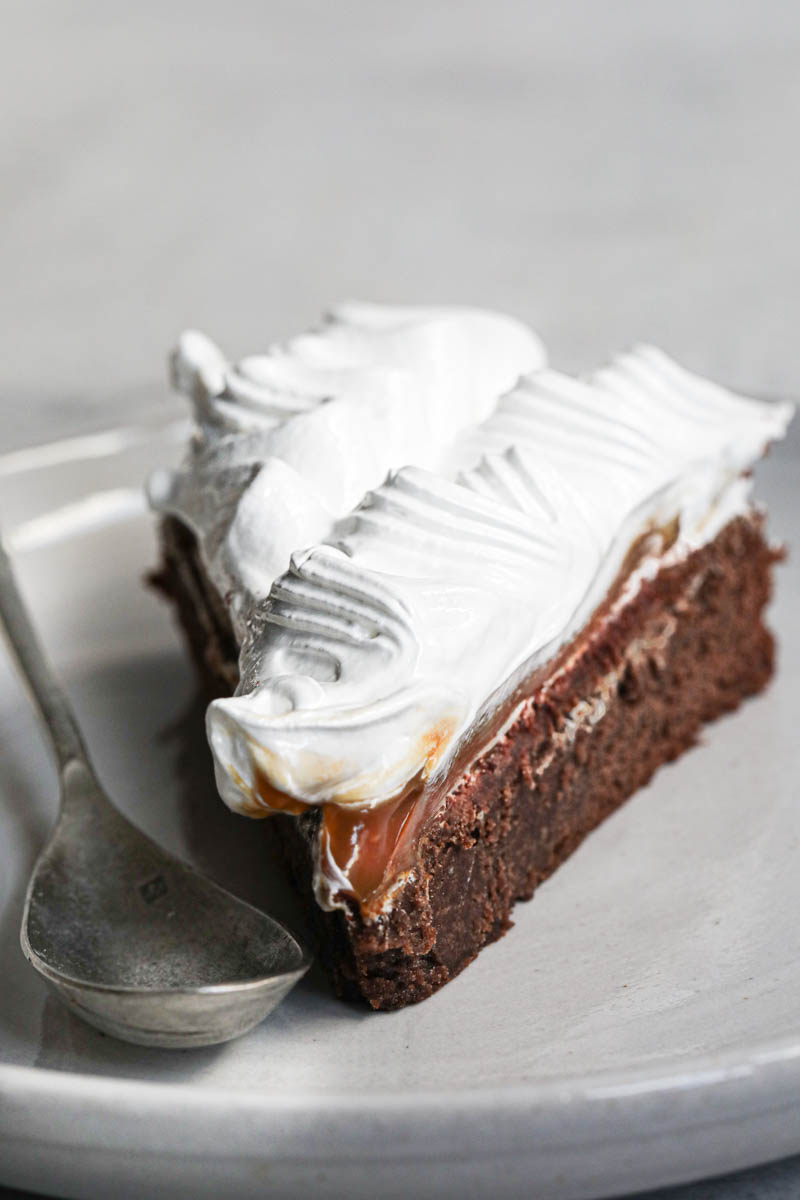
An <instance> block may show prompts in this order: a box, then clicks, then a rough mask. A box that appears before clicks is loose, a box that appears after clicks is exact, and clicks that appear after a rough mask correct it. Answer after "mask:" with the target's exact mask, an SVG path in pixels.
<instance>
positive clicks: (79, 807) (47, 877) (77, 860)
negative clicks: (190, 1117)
mask: <svg viewBox="0 0 800 1200" xmlns="http://www.w3.org/2000/svg"><path fill="white" fill-rule="evenodd" d="M0 616H2V626H3V627H4V629H5V632H6V633H7V635H8V640H9V643H10V645H11V647H12V649H13V650H14V653H15V656H16V658H17V660H18V663H19V666H20V669H21V672H22V675H23V677H24V678H25V680H26V682H27V683H28V684H29V687H30V690H31V692H32V694H33V697H34V699H35V701H36V704H37V707H38V709H39V712H40V714H41V716H42V718H43V720H44V722H45V725H46V727H47V729H48V731H49V733H50V735H51V739H52V742H53V746H54V749H55V751H56V757H57V759H58V763H59V774H60V779H61V807H60V812H59V817H58V821H57V823H56V826H55V829H54V830H53V833H52V836H51V838H50V840H49V842H48V843H47V845H46V846H45V848H44V850H43V851H42V853H41V854H40V856H39V859H38V861H37V863H36V866H35V867H34V871H33V875H32V876H31V880H30V883H29V885H28V892H27V896H26V900H25V909H24V913H23V918H22V929H21V933H20V942H21V945H22V950H23V953H24V954H25V957H26V958H27V959H28V961H29V962H30V963H31V965H32V966H33V967H35V968H36V970H37V971H39V973H40V974H41V975H42V976H43V977H44V978H45V979H46V980H47V982H48V983H49V984H50V985H51V986H52V987H53V988H54V989H55V991H56V992H57V993H58V995H59V996H60V997H61V999H62V1000H63V1001H64V1002H65V1003H66V1004H67V1005H68V1006H69V1007H70V1008H71V1009H72V1010H73V1011H74V1012H75V1013H76V1014H77V1015H78V1016H80V1017H82V1018H83V1019H84V1020H86V1021H88V1022H90V1023H91V1024H92V1025H95V1026H97V1028H98V1029H101V1030H103V1032H104V1033H109V1034H112V1035H113V1036H114V1037H118V1038H121V1039H123V1040H124V1041H128V1042H135V1043H139V1044H142V1045H148V1046H165V1047H172V1048H182V1047H191V1046H211V1045H214V1044H215V1043H219V1042H226V1041H229V1040H230V1039H231V1038H234V1037H238V1036H240V1035H241V1034H243V1033H246V1032H247V1030H249V1029H251V1028H252V1027H253V1026H254V1025H257V1024H258V1023H259V1022H260V1021H261V1020H263V1018H264V1017H265V1016H267V1014H268V1013H269V1012H271V1011H272V1009H273V1008H275V1006H276V1005H277V1004H279V1003H280V1001H281V1000H282V999H283V997H284V996H285V995H286V993H287V992H288V991H289V989H290V988H291V987H293V986H294V984H295V983H297V981H298V980H299V979H300V978H302V976H303V975H304V974H305V972H306V971H307V970H308V967H309V965H310V958H309V956H308V954H307V953H306V951H305V950H304V948H303V947H302V945H301V944H300V942H299V941H298V940H297V939H296V938H295V937H294V936H293V935H292V934H291V933H290V932H289V930H287V929H286V928H284V926H283V925H281V924H280V923H279V922H277V921H275V920H273V919H272V918H271V917H269V916H267V915H266V914H265V913H262V912H259V910H258V909H256V908H253V907H252V905H250V904H247V903H245V902H244V901H243V900H240V899H238V898H237V897H235V896H232V895H231V894H230V893H229V892H226V891H224V890H223V889H222V888H221V887H219V886H218V885H217V884H215V883H213V882H212V881H211V880H209V879H206V878H205V877H204V876H203V875H201V874H199V872H197V871H195V870H193V868H192V867H190V866H188V865H187V864H186V863H183V862H181V861H180V860H179V859H177V858H174V857H173V856H172V855H170V854H167V853H166V851H164V850H162V849H161V848H160V847H159V846H157V845H156V844H155V842H153V841H151V840H150V838H148V837H147V836H146V835H145V834H144V833H142V832H141V831H140V830H138V829H137V828H136V827H135V826H134V825H132V824H131V822H130V821H128V820H127V819H126V818H125V817H124V816H123V815H122V813H120V812H119V810H118V809H117V808H115V807H114V805H113V804H112V802H111V800H110V799H109V798H108V797H107V796H106V794H105V793H104V791H103V790H102V788H101V787H100V785H99V783H98V782H97V779H96V777H95V775H94V772H93V770H92V767H91V765H90V763H89V760H88V756H87V753H86V750H85V747H84V745H83V740H82V738H81V735H80V732H79V730H78V727H77V724H76V723H75V720H74V717H73V716H72V712H71V710H70V708H69V706H68V704H67V701H66V698H65V697H64V695H63V694H62V693H61V691H60V689H59V688H58V685H57V684H56V682H55V679H54V677H53V675H52V672H51V669H50V667H49V665H48V663H47V662H46V660H45V658H44V656H43V653H42V651H41V648H40V646H39V644H38V641H37V639H36V636H35V633H34V631H33V628H32V626H31V623H30V620H29V618H28V615H27V612H26V611H25V608H24V605H23V602H22V598H21V596H20V594H19V591H18V589H17V586H16V581H15V580H14V577H13V573H12V570H11V564H10V562H9V559H8V555H7V553H6V551H5V549H4V548H3V546H2V541H0Z"/></svg>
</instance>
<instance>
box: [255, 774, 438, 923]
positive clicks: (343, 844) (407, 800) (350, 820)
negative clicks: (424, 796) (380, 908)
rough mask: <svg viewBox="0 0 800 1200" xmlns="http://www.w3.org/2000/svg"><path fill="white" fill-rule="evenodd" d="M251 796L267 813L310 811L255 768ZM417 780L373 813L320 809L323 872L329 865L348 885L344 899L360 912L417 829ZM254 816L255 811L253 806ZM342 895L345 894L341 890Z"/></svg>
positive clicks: (333, 806) (336, 806)
mask: <svg viewBox="0 0 800 1200" xmlns="http://www.w3.org/2000/svg"><path fill="white" fill-rule="evenodd" d="M253 777H254V779H255V792H256V795H257V796H258V798H259V800H260V801H261V802H262V804H263V805H264V806H265V808H266V809H267V813H264V811H263V809H261V808H260V807H259V810H258V811H259V813H260V814H261V815H268V813H269V812H283V813H290V814H291V815H292V816H295V817H297V816H300V815H301V814H302V813H304V812H309V811H311V809H313V808H314V805H312V804H307V803H306V802H305V801H304V800H297V799H295V797H294V796H290V795H288V793H286V792H282V791H280V790H279V789H278V788H276V787H273V785H272V784H271V783H270V782H269V780H268V779H267V777H266V775H265V774H264V772H263V771H262V770H261V769H260V768H259V767H256V766H255V765H254V768H253ZM421 790H422V789H421V785H420V784H419V781H418V780H416V779H415V780H413V781H412V782H411V783H410V784H409V785H408V786H407V787H405V788H404V789H403V791H402V792H401V794H400V795H399V796H397V797H396V798H395V799H393V800H388V801H386V803H385V804H379V805H378V806H377V807H374V808H356V807H354V806H348V807H345V806H344V805H341V804H323V805H321V806H320V812H321V823H320V831H319V837H320V851H321V865H322V869H323V871H324V870H325V866H326V863H327V862H329V861H330V862H332V863H333V864H335V866H336V867H337V868H338V870H339V871H340V872H341V874H342V875H343V876H344V877H345V878H346V879H347V880H348V882H349V888H348V889H347V893H346V894H347V895H351V896H353V897H355V899H356V900H357V901H358V902H359V904H361V905H362V906H364V905H366V904H367V903H368V901H369V900H370V899H371V898H372V897H374V895H375V893H376V892H377V891H378V890H379V889H380V886H381V884H382V883H383V881H384V879H385V878H386V875H387V872H388V870H389V867H390V865H391V864H392V860H393V859H394V857H395V852H396V851H397V849H398V847H399V846H400V844H401V842H403V841H405V839H404V837H403V835H404V834H408V833H410V832H411V830H412V828H413V827H414V826H415V825H416V824H417V821H415V820H414V819H413V818H414V816H415V815H416V816H418V813H417V812H416V808H417V801H418V800H419V797H420V793H421ZM254 812H255V806H254ZM340 890H343V889H340Z"/></svg>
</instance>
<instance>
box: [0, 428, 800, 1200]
mask: <svg viewBox="0 0 800 1200" xmlns="http://www.w3.org/2000/svg"><path fill="white" fill-rule="evenodd" d="M180 432H181V430H180V428H176V427H174V426H169V427H168V428H167V429H166V430H156V431H154V430H147V429H145V430H140V431H138V432H135V433H134V434H133V435H129V434H126V433H123V432H119V431H117V432H115V433H112V434H110V435H103V436H100V437H99V438H96V439H88V440H86V439H84V440H83V441H81V442H78V443H75V444H64V445H61V446H60V447H53V448H49V449H45V450H43V451H36V452H32V453H26V454H23V455H17V456H12V457H7V458H6V459H0V501H1V502H2V511H3V514H4V519H5V521H6V523H7V524H10V525H11V526H13V527H15V528H16V546H17V550H18V556H19V557H18V561H19V567H20V574H21V578H22V581H23V584H24V586H25V589H26V592H27V595H28V597H29V598H30V601H31V604H32V607H33V609H34V611H35V614H36V617H37V618H38V620H39V622H40V625H41V627H42V629H43V630H44V632H45V634H46V637H47V640H48V643H49V645H50V646H51V647H52V649H53V653H54V656H55V659H56V661H57V664H58V666H59V668H60V670H61V671H62V673H63V674H64V677H65V678H66V680H67V682H68V684H69V688H70V691H71V693H72V696H73V698H74V700H75V703H76V705H77V708H78V711H79V714H80V716H81V718H82V720H83V722H84V724H85V728H86V731H87V734H88V737H89V741H90V743H91V745H92V747H93V749H94V753H95V758H96V760H97V765H98V768H99V770H100V772H101V775H102V777H103V779H104V780H105V781H106V782H107V784H108V786H109V788H110V790H111V792H112V794H113V795H114V796H117V797H119V798H120V800H121V802H122V803H123V806H124V807H125V808H126V810H127V811H128V812H129V813H130V814H131V815H133V816H134V817H135V818H136V819H137V820H138V821H139V822H140V823H141V824H142V826H143V827H144V828H145V829H146V830H147V831H148V832H150V833H151V834H153V835H154V836H155V837H156V838H158V839H159V840H161V841H162V842H163V843H164V844H165V845H167V846H168V847H169V848H170V849H172V850H175V851H178V852H179V853H182V854H184V855H186V856H187V857H188V858H190V859H191V860H193V861H194V862H196V863H197V864H198V865H199V866H200V867H201V868H203V869H204V870H207V871H209V872H211V873H212V874H213V875H214V877H215V878H217V879H218V880H219V881H220V882H221V883H222V884H224V885H225V886H226V887H230V888H232V889H233V890H235V891H238V892H239V893H240V894H241V895H243V896H245V897H246V898H247V899H249V900H251V901H254V902H255V903H257V904H263V905H265V906H267V907H269V908H270V909H271V910H272V911H274V912H275V913H276V914H277V915H279V916H280V917H282V918H283V919H285V920H288V921H289V923H290V924H291V923H293V922H294V923H296V922H297V916H296V914H295V912H294V906H293V902H292V899H291V897H290V896H289V895H288V894H287V893H286V891H285V890H284V888H283V887H282V885H281V883H280V877H279V875H278V874H277V872H276V867H275V864H274V862H273V859H272V857H271V855H270V849H269V838H268V830H267V829H266V828H265V826H264V824H261V823H250V822H248V821H246V820H244V819H242V818H236V817H234V816H232V815H230V814H229V813H227V811H226V810H224V809H223V808H222V806H221V805H220V803H219V802H218V801H217V799H216V797H215V794H214V790H213V782H212V778H211V771H210V764H209V758H208V753H207V750H206V747H205V743H204V740H203V736H202V730H201V715H202V709H201V705H200V704H199V702H198V700H197V697H196V695H195V692H194V686H193V679H192V674H191V671H190V669H189V667H188V665H187V662H186V660H185V658H184V655H183V652H182V648H181V645H180V643H179V640H178V637H177V634H176V632H175V630H174V628H173V626H172V623H171V619H170V616H169V614H168V612H167V611H166V610H165V608H164V607H163V606H162V605H161V604H160V603H159V602H158V600H157V599H156V598H155V597H153V596H152V595H150V594H148V593H147V592H146V591H145V590H144V588H143V587H142V585H141V579H142V575H143V573H144V571H145V570H146V569H147V567H148V566H149V565H150V564H152V562H153V561H154V542H153V533H152V528H151V523H150V520H149V518H148V517H147V515H146V514H145V513H144V511H143V507H142V505H141V502H140V500H139V497H138V494H137V487H138V483H139V480H140V479H141V478H142V477H143V476H144V474H145V473H146V472H147V470H148V469H149V468H150V467H151V466H152V465H155V464H156V463H158V462H164V461H166V460H167V459H169V458H170V457H172V456H174V455H175V454H176V452H177V445H178V441H179V435H180ZM799 461H800V456H798V441H797V439H795V441H794V444H793V446H791V445H786V446H783V447H781V448H780V449H779V450H778V451H776V452H775V453H774V455H773V456H772V458H771V459H770V460H769V462H768V463H767V464H765V466H764V467H763V469H762V471H761V477H762V478H761V483H762V495H764V496H765V498H766V499H767V500H768V501H769V502H770V504H771V506H772V509H773V529H774V530H775V532H776V533H779V534H780V535H781V536H784V537H789V538H790V537H791V535H792V532H793V528H796V525H795V522H796V520H797V515H796V514H797V503H798V483H797V479H798V462H799ZM65 506H66V507H65ZM54 510H57V512H56V515H55V516H53V515H52V513H53V512H54ZM48 514H51V515H48ZM799 607H800V576H799V575H798V566H797V564H793V563H790V564H788V565H787V566H786V567H784V568H782V570H781V572H780V583H779V591H778V598H777V602H776V604H775V606H774V611H773V623H774V625H775V626H776V628H777V629H778V631H779V634H780V638H781V663H780V672H779V675H778V677H777V679H776V681H775V683H774V685H773V686H772V688H771V689H770V691H769V692H768V693H767V694H766V695H764V696H763V697H761V698H759V699H757V700H755V701H753V702H751V703H750V704H748V705H747V706H746V707H745V708H744V709H743V710H742V711H740V712H739V713H737V714H735V715H734V716H732V717H730V718H728V719H725V720H723V721H721V722H719V723H718V724H717V725H715V726H714V727H713V728H712V729H710V730H709V731H708V732H707V734H706V735H705V736H704V738H703V745H702V746H700V747H698V748H697V749H696V750H693V751H692V752H691V753H690V754H688V755H686V756H685V757H684V758H683V759H682V760H681V761H680V762H679V763H677V764H675V765H673V766H671V767H669V768H666V769H664V770H662V771H661V772H660V773H659V775H658V778H657V779H656V781H655V782H654V783H653V785H651V786H650V787H648V788H646V789H645V790H643V791H642V792H640V793H639V794H638V795H637V796H636V797H635V798H634V799H633V800H632V801H631V802H630V803H629V804H628V805H626V806H625V808H624V809H623V811H621V812H619V813H618V814H617V815H616V816H614V817H613V818H612V819H611V820H609V821H608V822H607V823H606V824H605V825H604V826H603V827H602V828H601V829H600V830H599V831H598V832H597V833H595V834H594V835H593V836H592V837H591V838H590V839H589V841H588V842H587V843H586V844H585V845H584V846H583V847H582V848H581V849H580V850H579V852H578V853H577V854H576V855H575V856H574V857H573V858H572V860H571V861H570V862H569V863H568V864H567V865H566V866H565V867H563V868H562V869H561V870H560V871H559V872H558V873H557V875H556V877H555V878H554V879H553V880H551V881H550V882H549V883H548V884H546V885H545V886H544V887H543V888H542V889H541V891H540V892H539V893H538V894H537V897H536V899H535V900H534V902H533V903H532V904H528V905H523V906H521V907H519V908H518V909H517V913H516V927H515V929H514V930H513V931H512V932H511V933H510V934H509V935H508V936H507V937H506V938H504V939H503V940H502V941H501V942H500V943H498V944H497V945H496V946H493V947H491V948H490V949H488V950H486V951H485V952H484V953H483V954H482V955H481V956H480V958H479V960H478V961H477V962H476V963H475V964H473V965H472V966H471V967H470V968H469V969H468V970H467V971H466V972H465V973H464V974H463V975H462V976H461V977H460V978H459V979H458V980H456V981H455V982H454V983H452V984H450V985H449V986H448V987H447V988H445V989H444V991H443V992H441V993H440V994H439V995H437V996H435V997H434V998H433V999H431V1000H429V1001H427V1002H426V1003H425V1004H423V1005H421V1006H420V1007H417V1008H412V1009H408V1010H406V1011H404V1012H401V1013H396V1014H392V1015H373V1014H369V1013H366V1012H364V1011H362V1010H361V1009H358V1008H355V1007H348V1006H345V1005H342V1004H340V1003H339V1002H337V1001H336V1000H334V999H333V998H332V997H331V996H330V995H329V993H328V991H327V990H326V988H325V985H324V983H323V981H322V980H321V979H320V978H319V977H317V976H316V975H315V974H314V973H313V972H312V974H311V976H310V977H308V978H307V979H306V980H305V981H304V982H303V983H302V984H301V985H300V987H298V988H297V989H296V991H295V992H293V993H292V995H291V996H290V998H289V1000H288V1001H287V1002H286V1003H285V1004H284V1005H283V1006H282V1007H281V1008H280V1009H279V1010H278V1011H277V1012H276V1013H275V1015H274V1016H273V1017H271V1018H270V1019H269V1020H268V1021H267V1022H265V1023H264V1024H263V1025H262V1026H261V1027H260V1028H259V1029H258V1030H256V1031H255V1033H253V1034H252V1035H250V1036H248V1037H246V1038H244V1039H242V1040H241V1041H239V1042H236V1043H233V1044H231V1045H229V1046H225V1047H221V1048H219V1049H214V1050H204V1051H194V1052H183V1053H179V1052H165V1051H148V1050H143V1049H139V1048H135V1047H133V1046H127V1045H123V1044H122V1043H117V1042H114V1041H112V1040H109V1039H107V1038H105V1037H103V1036H102V1035H100V1034H99V1033H97V1032H95V1031H94V1030H93V1029H91V1028H89V1027H88V1026H85V1025H83V1024H81V1023H80V1022H79V1021H77V1020H76V1019H74V1018H72V1017H70V1016H69V1015H68V1014H67V1013H66V1011H65V1010H63V1009H62V1008H61V1007H60V1006H59V1004H58V1002H57V1001H56V1000H55V999H54V998H52V997H50V996H49V995H48V994H47V992H46V991H45V989H44V986H43V984H42V981H41V980H40V979H39V978H38V977H37V976H35V975H34V974H33V972H32V971H31V970H30V969H29V968H28V967H27V966H26V964H25V963H24V961H23V959H22V956H21V954H20V952H19V949H18V943H17V936H18V927H19V920H20V913H21V906H22V898H23V893H24V888H25V882H26V879H27V877H28V873H29V871H30V868H31V865H32V863H33V861H34V858H35V856H36V853H37V850H38V848H39V846H40V844H41V843H42V841H43V839H44V837H45V834H46V831H47V829H48V826H49V823H50V821H51V819H52V816H53V813H54V809H55V778H54V773H53V771H52V769H51V767H50V764H49V761H48V758H47V755H46V752H45V750H44V748H43V745H42V743H41V741H40V739H39V737H38V734H37V731H36V728H35V725H34V721H33V717H32V716H31V713H30V711H29V709H28V707H27V704H26V703H25V701H24V698H23V696H22V695H21V693H20V691H19V688H18V686H17V684H16V682H15V680H14V679H13V677H12V675H11V673H10V670H9V667H8V664H7V662H6V661H5V659H2V661H0V677H1V679H0V682H1V684H2V686H0V748H1V750H2V756H1V758H0V866H1V869H0V980H2V987H0V1060H1V1061H0V1145H2V1146H3V1153H2V1154H1V1155H0V1181H1V1182H3V1183H7V1184H16V1185H17V1186H22V1187H28V1188H33V1189H41V1190H47V1191H51V1192H57V1193H60V1194H64V1195H69V1196H80V1197H84V1196H85V1197H106V1196H108V1195H109V1194H114V1195H115V1196H117V1197H119V1198H120V1200H122V1198H124V1197H140V1196H142V1195H148V1196H161V1195H164V1196H170V1197H177V1196H187V1197H189V1196H190V1197H205V1196H209V1197H212V1196H213V1197H219V1196H225V1197H237V1196H261V1195H264V1194H265V1193H268V1194H269V1195H274V1196H296V1195H302V1194H306V1193H311V1192H312V1191H313V1192H314V1193H315V1194H317V1195H319V1196H323V1197H324V1196H342V1195H348V1196H350V1197H353V1198H356V1197H360V1196H374V1195H376V1194H378V1195H383V1196H388V1197H392V1196H402V1197H407V1196H408V1195H409V1194H412V1195H413V1194H414V1193H417V1194H425V1195H442V1196H452V1195H454V1194H457V1193H458V1192H459V1190H461V1191H462V1192H463V1193H464V1194H475V1193H476V1192H479V1191H481V1190H486V1191H487V1192H491V1194H493V1195H495V1196H504V1195H517V1194H521V1193H524V1194H530V1195H535V1196H537V1197H548V1196H558V1197H560V1198H568V1197H590V1196H592V1197H594V1196H601V1195H608V1194H612V1193H618V1192H622V1191H624V1190H626V1189H631V1190H632V1189H634V1188H641V1187H645V1186H651V1185H656V1184H659V1183H665V1182H670V1181H678V1180H682V1179H688V1178H692V1177H699V1176H702V1175H704V1174H709V1173H712V1172H718V1171H723V1170H732V1169H734V1168H737V1167H741V1166H745V1165H748V1164H752V1163H755V1162H758V1161H764V1160H766V1159H768V1158H770V1157H777V1156H779V1155H783V1154H788V1153H790V1152H792V1151H796V1150H798V1149H800V921H798V912H800V856H799V852H800V841H799V839H798V835H800V805H799V804H798V799H799V798H800V797H798V782H797V780H798V756H799V755H800V749H799V748H798V746H799V744H800V735H798V715H799V714H798V701H797V696H798V686H799V685H800V638H798V635H797V632H796V627H795V626H796V622H795V620H794V619H793V616H794V614H796V613H797V612H798V609H799Z"/></svg>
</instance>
